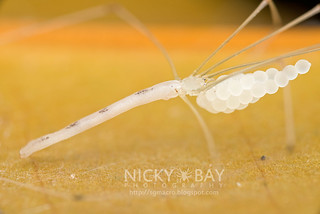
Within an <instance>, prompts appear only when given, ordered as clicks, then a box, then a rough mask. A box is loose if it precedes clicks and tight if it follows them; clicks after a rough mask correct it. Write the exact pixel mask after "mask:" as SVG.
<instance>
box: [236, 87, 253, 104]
mask: <svg viewBox="0 0 320 214" xmlns="http://www.w3.org/2000/svg"><path fill="white" fill-rule="evenodd" d="M252 98H253V96H252V94H251V91H250V90H244V91H243V92H242V93H241V94H240V96H239V101H240V103H241V104H248V103H250V102H251V100H252Z"/></svg>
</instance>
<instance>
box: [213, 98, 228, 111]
mask: <svg viewBox="0 0 320 214" xmlns="http://www.w3.org/2000/svg"><path fill="white" fill-rule="evenodd" d="M211 106H212V107H213V109H214V110H215V111H218V112H222V111H224V110H226V109H227V103H226V101H224V100H220V99H216V100H214V102H212V103H211Z"/></svg>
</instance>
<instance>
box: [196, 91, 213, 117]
mask: <svg viewBox="0 0 320 214" xmlns="http://www.w3.org/2000/svg"><path fill="white" fill-rule="evenodd" d="M196 101H197V104H198V105H199V106H200V107H202V108H204V109H206V110H207V111H209V112H211V113H214V114H216V113H218V112H217V111H215V110H214V109H213V107H212V105H211V102H209V101H208V100H207V98H206V96H205V93H204V92H201V93H200V94H199V96H198V97H197V99H196Z"/></svg>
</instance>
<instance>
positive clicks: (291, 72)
mask: <svg viewBox="0 0 320 214" xmlns="http://www.w3.org/2000/svg"><path fill="white" fill-rule="evenodd" d="M283 72H284V73H285V74H286V75H287V77H288V79H289V80H294V79H295V78H297V76H298V71H297V69H296V68H295V67H294V66H293V65H287V66H286V67H284V69H283Z"/></svg>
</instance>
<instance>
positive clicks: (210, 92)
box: [205, 87, 217, 101]
mask: <svg viewBox="0 0 320 214" xmlns="http://www.w3.org/2000/svg"><path fill="white" fill-rule="evenodd" d="M205 96H206V98H207V99H208V100H209V101H213V100H215V99H216V97H217V96H216V88H215V87H213V88H210V89H209V90H207V91H206V92H205Z"/></svg>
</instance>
